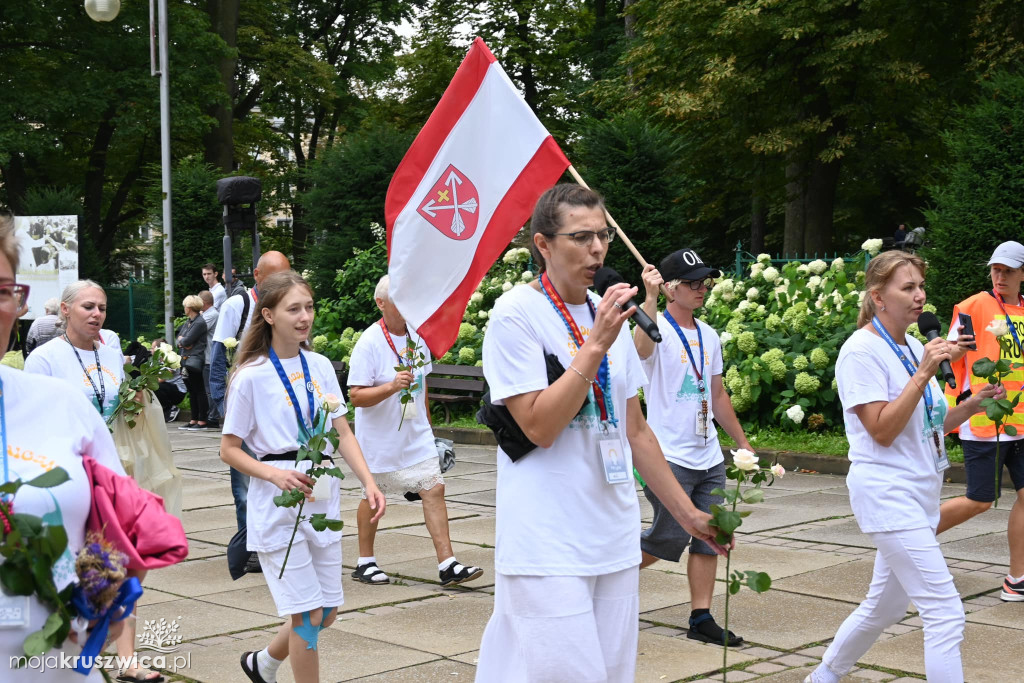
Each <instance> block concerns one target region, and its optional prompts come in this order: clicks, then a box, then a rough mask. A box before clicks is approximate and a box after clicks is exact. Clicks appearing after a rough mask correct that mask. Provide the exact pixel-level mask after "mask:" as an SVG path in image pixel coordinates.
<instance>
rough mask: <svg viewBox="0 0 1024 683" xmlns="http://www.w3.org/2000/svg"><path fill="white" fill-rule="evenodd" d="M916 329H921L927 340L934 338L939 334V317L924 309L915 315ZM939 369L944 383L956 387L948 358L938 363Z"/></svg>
mask: <svg viewBox="0 0 1024 683" xmlns="http://www.w3.org/2000/svg"><path fill="white" fill-rule="evenodd" d="M917 329H918V330H920V331H921V334H923V335H924V336H925V338H926V339H927V340H928V341H931V340H932V339H935V338H936V337H938V336H939V330H940V329H941V328H940V326H939V319H938V318H936V317H935V314H934V313H929V312H928V311H925V312H924V313H922V314H921V315H919V316H918V317H917ZM939 370H941V371H942V377H943V378H944V379H945V380H946V384H948V385H949V386H951V387H953V388H954V389H956V376H955V375H954V374H953V368H952V367H951V366H950V364H949V361H948V360H944V361H942V362H941V363H939Z"/></svg>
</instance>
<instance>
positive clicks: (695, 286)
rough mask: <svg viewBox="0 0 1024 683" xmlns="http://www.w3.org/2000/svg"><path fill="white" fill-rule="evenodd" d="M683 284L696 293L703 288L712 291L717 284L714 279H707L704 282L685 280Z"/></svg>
mask: <svg viewBox="0 0 1024 683" xmlns="http://www.w3.org/2000/svg"><path fill="white" fill-rule="evenodd" d="M683 282H685V283H686V284H688V285H690V289H692V290H693V291H695V292H696V291H697V290H699V289H700V288H701V287H703V288H704V289H711V288H712V287H713V286H714V284H715V281H714V280H713V279H712V278H705V279H703V280H684V281H683ZM680 284H683V283H680Z"/></svg>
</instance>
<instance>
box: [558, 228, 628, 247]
mask: <svg viewBox="0 0 1024 683" xmlns="http://www.w3.org/2000/svg"><path fill="white" fill-rule="evenodd" d="M554 234H555V235H556V236H558V237H569V238H572V241H573V242H574V243H575V244H576V246H577V247H588V246H590V243H591V242H593V241H594V237H597V239H599V240H601V241H602V242H604V243H605V244H608V243H609V242H611V241H612V240H613V239H615V228H605V229H604V230H596V231H595V230H577V231H576V232H556V233H554Z"/></svg>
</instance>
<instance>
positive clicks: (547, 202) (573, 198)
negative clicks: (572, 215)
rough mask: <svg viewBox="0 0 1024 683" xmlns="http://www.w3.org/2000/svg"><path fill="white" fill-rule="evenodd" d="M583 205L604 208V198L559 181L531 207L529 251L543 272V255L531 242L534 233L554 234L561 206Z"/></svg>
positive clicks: (558, 223) (558, 226)
mask: <svg viewBox="0 0 1024 683" xmlns="http://www.w3.org/2000/svg"><path fill="white" fill-rule="evenodd" d="M563 205H565V206H573V207H576V206H584V207H586V208H588V209H593V208H597V207H600V208H602V209H603V208H604V198H603V197H602V196H601V195H599V194H598V193H596V192H594V191H593V190H591V189H588V188H586V187H583V186H582V185H574V184H572V183H559V184H558V185H555V186H554V187H552V188H551V189H550V190H548V191H547V192H545V193H544V194H542V195H541V196H540V199H538V200H537V204H536V206H534V207H533V216H532V217H531V218H530V251H531V252H532V253H533V260H534V261H535V262H536V263H537V266H538V267H539V268H540V270H541V271H542V272H543V270H544V268H545V265H546V264H545V263H544V257H543V256H541V254H540V251H538V250H537V246H536V245H535V244H534V243H533V236H534V235H538V234H539V235H554V234H555V233H556V232H558V228H560V227H561V226H562V218H563V216H562V206H563Z"/></svg>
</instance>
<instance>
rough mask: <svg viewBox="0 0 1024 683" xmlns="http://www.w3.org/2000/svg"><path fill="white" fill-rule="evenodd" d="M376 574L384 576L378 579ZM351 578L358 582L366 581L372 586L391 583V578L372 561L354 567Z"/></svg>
mask: <svg viewBox="0 0 1024 683" xmlns="http://www.w3.org/2000/svg"><path fill="white" fill-rule="evenodd" d="M378 576H383V577H384V578H383V579H378V578H377V577H378ZM352 579H353V580H355V581H358V582H359V583H368V584H371V585H374V586H383V585H384V584H386V583H391V578H390V577H388V575H387V574H385V573H384V572H383V571H381V568H380V567H378V566H377V565H376V564H375V563H373V562H369V563H367V564H361V565H359V566H358V567H356V568H355V571H353V572H352Z"/></svg>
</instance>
